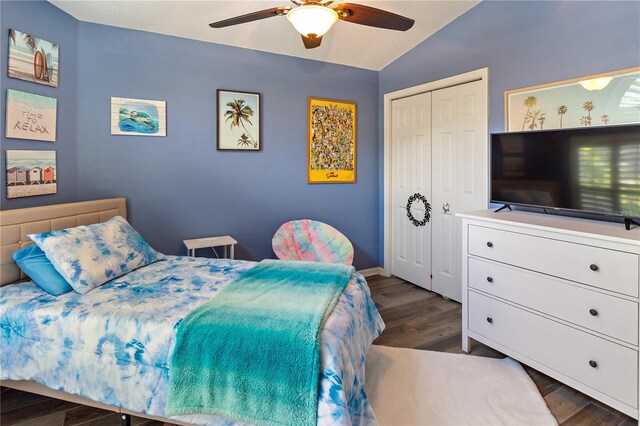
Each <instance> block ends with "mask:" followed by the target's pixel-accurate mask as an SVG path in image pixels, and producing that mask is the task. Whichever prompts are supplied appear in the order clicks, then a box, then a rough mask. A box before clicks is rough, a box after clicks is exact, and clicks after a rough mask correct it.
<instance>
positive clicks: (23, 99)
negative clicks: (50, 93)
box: [5, 89, 58, 142]
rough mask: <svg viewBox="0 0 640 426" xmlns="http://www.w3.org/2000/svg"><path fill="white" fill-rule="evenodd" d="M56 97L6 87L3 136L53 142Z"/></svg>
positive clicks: (54, 137)
mask: <svg viewBox="0 0 640 426" xmlns="http://www.w3.org/2000/svg"><path fill="white" fill-rule="evenodd" d="M57 108H58V101H57V100H56V98H50V97H47V96H40V95H35V94H33V93H27V92H21V91H19V90H12V89H7V108H6V121H5V124H6V126H5V136H6V137H8V138H17V139H32V140H36V141H47V142H55V140H56V119H57V118H56V116H57Z"/></svg>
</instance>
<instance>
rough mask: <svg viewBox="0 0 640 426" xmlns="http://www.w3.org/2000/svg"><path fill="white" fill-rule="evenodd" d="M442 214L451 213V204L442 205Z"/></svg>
mask: <svg viewBox="0 0 640 426" xmlns="http://www.w3.org/2000/svg"><path fill="white" fill-rule="evenodd" d="M442 213H449V203H444V204H443V205H442Z"/></svg>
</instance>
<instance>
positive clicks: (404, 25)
mask: <svg viewBox="0 0 640 426" xmlns="http://www.w3.org/2000/svg"><path fill="white" fill-rule="evenodd" d="M291 2H292V3H293V4H295V5H296V6H294V7H272V8H271V9H265V10H260V11H258V12H252V13H247V14H246V15H241V16H236V17H235V18H229V19H224V20H222V21H218V22H213V23H211V24H209V26H210V27H211V28H224V27H229V26H231V25H238V24H244V23H245V22H251V21H257V20H260V19H266V18H271V17H272V16H283V15H287V19H289V22H291V24H293V26H294V27H295V29H296V30H297V31H298V32H299V33H300V34H301V35H302V42H303V43H304V47H306V48H307V49H314V48H316V47H318V46H320V43H321V42H322V36H323V35H324V34H325V33H326V32H327V31H329V29H330V28H331V26H332V25H333V24H334V23H335V22H336V21H337V20H338V19H340V20H342V21H346V22H352V23H354V24H360V25H367V26H369V27H377V28H386V29H389V30H396V31H407V30H408V29H409V28H411V27H412V26H413V23H414V20H413V19H409V18H406V17H404V16H401V15H396V14H395V13H391V12H387V11H386V10H382V9H376V8H374V7H370V6H363V5H361V4H353V3H341V4H338V5H336V6H334V7H333V8H331V7H329V5H330V4H331V3H333V0H291Z"/></svg>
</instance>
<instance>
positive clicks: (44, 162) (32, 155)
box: [6, 150, 58, 198]
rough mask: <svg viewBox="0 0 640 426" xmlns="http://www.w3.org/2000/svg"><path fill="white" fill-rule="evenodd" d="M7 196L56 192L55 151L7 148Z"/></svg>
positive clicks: (27, 195) (16, 196) (15, 196)
mask: <svg viewBox="0 0 640 426" xmlns="http://www.w3.org/2000/svg"><path fill="white" fill-rule="evenodd" d="M6 159H7V198H21V197H32V196H35V195H48V194H55V193H56V192H58V180H57V171H56V152H55V151H34V150H7V158H6Z"/></svg>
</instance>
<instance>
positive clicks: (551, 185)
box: [491, 124, 640, 219]
mask: <svg viewBox="0 0 640 426" xmlns="http://www.w3.org/2000/svg"><path fill="white" fill-rule="evenodd" d="M491 202H492V203H497V204H508V205H520V206H528V207H541V208H545V209H555V210H567V211H574V212H583V213H593V214H597V215H605V216H610V217H612V218H620V217H622V218H632V219H637V218H640V124H632V125H617V126H603V127H588V128H576V129H561V130H544V131H542V130H541V131H528V132H515V133H495V134H492V135H491Z"/></svg>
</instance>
